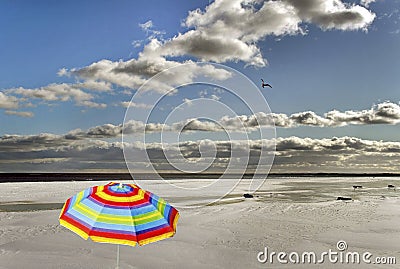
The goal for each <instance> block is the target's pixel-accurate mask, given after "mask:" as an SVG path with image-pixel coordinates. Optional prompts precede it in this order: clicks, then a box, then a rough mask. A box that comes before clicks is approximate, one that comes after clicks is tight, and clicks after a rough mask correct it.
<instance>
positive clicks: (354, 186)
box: [353, 185, 362, 190]
mask: <svg viewBox="0 0 400 269" xmlns="http://www.w3.org/2000/svg"><path fill="white" fill-rule="evenodd" d="M353 189H354V190H356V189H362V186H361V185H353Z"/></svg>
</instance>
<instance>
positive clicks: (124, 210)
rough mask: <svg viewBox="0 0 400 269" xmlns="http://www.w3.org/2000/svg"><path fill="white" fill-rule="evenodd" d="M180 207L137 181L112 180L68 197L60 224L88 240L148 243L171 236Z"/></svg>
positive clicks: (116, 242) (113, 242) (131, 244)
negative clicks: (177, 208)
mask: <svg viewBox="0 0 400 269" xmlns="http://www.w3.org/2000/svg"><path fill="white" fill-rule="evenodd" d="M178 218H179V213H178V211H177V210H176V209H175V208H174V207H172V206H171V205H169V204H168V203H167V202H165V200H164V199H162V198H160V197H158V196H157V195H155V194H153V193H151V192H149V191H145V190H143V189H141V188H139V187H138V186H137V185H135V184H122V183H115V182H111V183H109V184H107V185H103V186H95V187H91V188H89V189H86V190H84V191H81V192H80V193H78V194H77V195H75V196H73V197H71V198H69V199H68V200H67V201H66V202H65V204H64V206H63V208H62V210H61V214H60V224H61V225H62V226H64V227H66V228H68V229H70V230H71V231H73V232H75V233H76V234H78V235H79V236H81V237H82V238H84V239H85V240H86V239H88V238H90V239H92V240H93V241H95V242H100V243H111V244H117V245H118V248H117V250H118V251H117V267H118V263H119V245H120V244H121V245H129V246H135V245H137V244H138V245H145V244H148V243H152V242H155V241H159V240H162V239H165V238H169V237H172V236H173V235H174V234H175V232H176V224H177V221H178Z"/></svg>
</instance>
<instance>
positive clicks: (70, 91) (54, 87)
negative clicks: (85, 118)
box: [0, 80, 111, 108]
mask: <svg viewBox="0 0 400 269" xmlns="http://www.w3.org/2000/svg"><path fill="white" fill-rule="evenodd" d="M82 88H84V89H91V90H95V91H107V92H108V91H110V90H111V84H110V83H108V82H103V81H95V80H88V81H85V82H82V83H76V84H68V83H60V84H56V83H53V84H49V85H47V86H44V87H40V88H33V89H29V88H23V87H18V88H11V89H6V90H4V91H5V92H6V93H7V94H12V95H17V96H22V98H25V99H26V98H32V99H41V100H44V101H48V102H54V101H62V102H66V101H70V100H73V101H75V103H76V104H77V105H78V106H85V107H91V108H105V107H106V106H107V105H106V104H103V103H96V102H94V101H92V100H93V99H94V96H93V95H92V94H90V93H88V92H86V91H83V90H82ZM9 98H13V100H17V99H16V97H13V96H10V97H9ZM0 102H1V95H0ZM10 108H11V107H10Z"/></svg>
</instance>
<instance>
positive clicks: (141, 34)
mask: <svg viewBox="0 0 400 269" xmlns="http://www.w3.org/2000/svg"><path fill="white" fill-rule="evenodd" d="M237 2H240V1H233V2H231V3H237ZM269 2H270V1H248V5H250V6H251V5H253V6H252V7H253V8H254V10H253V13H249V14H250V15H249V16H248V17H246V18H247V19H248V20H249V21H251V19H252V18H251V17H252V16H253V17H257V16H259V13H260V12H261V11H262V10H263V7H266V8H265V9H266V10H267V7H268V8H269V9H268V10H267V11H266V13H265V14H263V17H262V16H259V18H258V21H260V25H258V26H254V25H251V24H250V23H249V22H247V21H243V25H245V26H246V23H249V25H248V28H250V27H254V32H251V30H248V29H246V28H244V29H242V28H241V26H240V23H237V22H235V21H234V20H235V19H237V18H235V16H234V15H232V14H230V13H229V9H230V8H231V7H230V6H229V4H227V3H228V2H226V3H225V2H224V1H216V2H213V1H211V3H210V4H209V2H208V1H156V0H151V1H118V2H110V1H86V2H84V3H82V2H80V1H79V2H78V1H66V2H63V1H57V2H54V1H35V2H31V1H1V2H0V23H1V25H2V27H1V29H2V30H1V31H0V33H1V35H0V36H1V39H2V42H0V59H2V61H1V64H0V72H1V74H2V79H1V80H0V90H1V92H2V94H3V97H2V96H0V121H1V123H2V124H1V126H0V135H3V136H4V135H6V134H7V135H17V136H18V139H23V138H26V137H28V136H30V137H33V136H35V135H39V134H41V133H48V134H52V135H61V136H62V135H64V134H67V133H68V132H71V131H72V130H75V129H81V131H82V132H85V131H86V130H88V129H90V128H93V127H96V126H104V125H106V124H111V125H113V126H118V125H120V124H121V123H122V121H123V118H124V115H125V111H126V105H125V106H124V105H123V104H122V102H127V101H130V99H131V98H132V96H133V94H134V93H135V92H136V90H137V88H138V87H137V86H138V85H139V82H137V81H136V79H143V78H149V77H148V76H147V77H146V76H141V75H140V74H139V75H138V74H130V73H129V72H127V71H126V70H124V71H123V75H124V76H125V77H124V79H126V81H121V83H119V81H118V79H119V77H115V78H114V77H109V76H108V75H110V76H114V75H115V74H116V73H115V72H114V71H113V72H114V73H113V72H109V71H107V70H108V69H107V68H108V67H105V68H104V70H102V73H101V74H100V73H99V72H98V73H96V74H95V75H93V73H90V72H89V66H91V65H93V66H96V68H99V66H100V64H99V63H101V64H103V63H104V61H105V60H108V62H107V64H108V65H109V66H111V65H113V66H114V65H117V63H118V61H120V62H122V63H127V64H129V63H130V61H132V60H136V59H138V60H139V59H140V57H141V56H140V55H141V54H145V55H147V56H146V57H150V56H151V57H156V58H157V57H158V58H157V61H158V62H156V60H154V59H152V58H149V59H150V60H149V61H152V60H154V61H155V63H156V65H155V66H158V65H160V62H159V61H164V60H167V63H166V65H165V66H168V64H179V63H182V62H185V61H187V60H194V61H197V60H206V61H210V62H218V63H221V64H225V65H227V66H229V67H232V68H235V69H236V70H238V71H240V72H242V73H244V74H245V75H246V76H248V77H249V78H250V79H251V80H252V81H253V82H254V83H255V84H257V85H259V82H260V78H264V79H265V80H267V81H268V82H269V83H271V84H272V85H273V88H272V89H265V90H263V92H262V93H263V95H264V97H265V99H266V100H267V101H268V104H269V106H270V108H271V111H272V113H275V114H280V115H281V116H282V114H284V115H286V116H287V117H289V118H290V117H291V115H293V114H296V113H302V112H305V111H311V112H314V113H315V115H317V116H320V117H322V118H324V113H328V112H330V111H339V112H343V113H347V114H349V112H351V113H353V114H354V113H355V114H357V113H358V114H357V115H358V117H359V118H358V119H353V120H349V119H346V120H343V119H341V120H338V119H336V118H335V120H332V119H331V120H332V122H331V123H329V124H328V123H326V122H325V123H324V121H323V120H322V123H316V124H310V123H305V122H300V121H299V120H298V119H297V120H293V121H294V122H296V124H294V125H293V124H292V123H291V125H290V126H289V125H288V126H278V127H277V131H276V132H277V137H279V138H282V139H283V138H289V137H296V138H298V139H305V138H310V139H317V140H318V139H330V138H332V137H346V136H347V137H352V138H355V139H361V140H368V141H381V140H382V141H385V142H400V139H399V136H398V135H397V134H398V133H399V131H400V129H399V125H398V124H397V122H398V120H399V119H400V107H399V106H398V103H399V100H400V91H399V90H398V85H400V77H399V76H398V73H399V71H400V57H399V56H400V55H399V53H400V52H399V50H398V47H399V45H400V12H399V9H400V1H398V0H393V1H387V0H376V1H371V3H370V4H369V5H367V4H366V3H365V2H368V1H363V2H362V3H360V2H359V1H336V0H326V1H322V0H309V2H310V3H311V5H314V7H315V9H314V10H307V7H303V6H296V4H293V1H291V0H282V1H277V2H279V3H280V4H281V6H273V5H272V4H271V5H270V6H268V4H270V3H269ZM335 2H336V4H337V5H336V6H333V7H331V11H329V10H328V11H326V10H325V11H324V10H323V8H321V6H323V5H325V4H327V6H329V5H330V4H331V3H335ZM321 3H322V4H321ZM338 3H339V4H338ZM275 4H276V3H275ZM263 5H264V6H263ZM207 6H209V7H208V8H207V10H206V7H207ZM239 6H240V5H239ZM244 6H245V5H244ZM244 6H243V10H245V7H244ZM225 8H226V10H224V9H225ZM279 8H288V9H287V10H288V11H287V12H288V13H289V11H290V10H292V8H294V9H295V10H296V11H295V14H292V15H290V16H289V15H285V14H286V13H283V14H280V13H279V12H278V11H277V10H279ZM196 9H200V10H199V11H198V14H197V15H198V16H197V17H196V14H195V15H193V14H194V13H195V12H192V13H191V14H192V15H193V16H191V15H189V12H190V11H193V10H196ZM243 10H242V11H243ZM247 11H248V10H247ZM268 12H270V13H268ZM271 12H277V13H276V14H278V15H276V14H275V13H274V14H275V17H273V16H272V15H271V18H269V17H268V16H269V15H270V14H272V13H271ZM324 12H325V13H327V14H325V13H324ZM333 12H336V13H335V14H334V15H335V16H336V19H335V20H333V19H332V20H331V21H330V19H331V18H332V17H333V15H332V14H333ZM346 12H348V13H352V14H353V15H354V18H353V19H349V20H346V18H345V17H344V15H343V14H344V13H346ZM199 14H200V15H199ZM233 14H234V13H233ZM331 15H332V16H331ZM188 16H189V17H188ZM229 16H231V17H229ZM357 16H358V17H357ZM238 17H239V19H240V16H238ZM266 17H268V18H266ZM187 18H189V19H190V18H192V19H193V21H192V22H190V20H188V19H187ZM199 18H201V19H199ZM197 19H198V20H197ZM207 20H208V21H207ZM229 20H232V21H233V22H229ZM285 20H286V21H285ZM185 21H186V25H184V23H185ZM218 21H222V22H224V23H225V24H224V25H225V26H224V27H225V28H223V29H222V28H221V29H220V28H215V29H214V28H212V27H211V26H215V25H216V23H217V22H218ZM202 23H203V24H202ZM208 23H209V24H208ZM235 23H236V24H235ZM263 23H265V25H262V24H263ZM284 23H287V25H285V24H284ZM230 24H231V25H230ZM210 25H211V26H210ZM146 26H147V28H146ZM207 27H208V28H209V29H211V30H213V29H214V30H215V31H217V32H218V31H221V33H223V34H221V33H219V34H218V33H217V34H215V32H212V31H211V30H207ZM235 27H236V28H235ZM246 27H247V26H246ZM270 28H271V29H270ZM263 29H264V30H263ZM265 29H269V30H265ZM214 30H213V31H214ZM191 31H194V33H195V34H196V33H200V34H199V35H202V38H203V39H202V40H201V42H204V44H203V43H202V44H199V46H200V48H197V50H196V46H195V45H196V43H194V45H193V43H191V42H196V40H197V39H194V38H196V37H198V36H195V35H194V37H193V39H192V36H190V35H189V34H188V33H190V32H191ZM223 31H226V32H223ZM236 32H239V34H237V37H235V36H233V37H231V36H230V35H231V34H232V35H236ZM179 33H180V34H181V36H182V40H178V39H179V36H178V37H177V35H178V34H179ZM223 35H226V36H227V37H229V38H227V39H228V41H226V42H232V43H221V44H224V45H223V46H222V45H221V47H222V48H217V49H215V48H214V47H212V44H211V43H210V42H211V41H212V42H214V40H215V39H217V40H218V42H225V40H224V39H221V40H220V39H219V38H220V37H221V36H223ZM230 38H232V40H230ZM193 40H195V41H193ZM155 41H157V42H159V43H158V45H157V46H159V47H157V48H156V51H159V52H157V53H160V54H159V55H158V54H157V55H156V56H154V55H153V54H151V53H148V52H144V51H146V48H149V47H150V45H149V44H150V43H151V42H155ZM207 42H208V43H207ZM239 42H243V44H242V46H241V47H240V49H239V47H235V46H237V45H238V43H239ZM160 44H161V45H160ZM207 46H210V48H214V51H212V49H208V48H207V50H204V47H207ZM225 46H226V47H225ZM229 46H231V47H232V49H238V51H237V56H235V55H229V53H228V56H226V55H225V54H224V53H227V52H226V51H225V50H224V48H226V50H228V49H229V48H230V47H229ZM219 51H220V52H219ZM257 52H259V53H257ZM218 53H220V54H218ZM240 53H242V54H240ZM260 55H261V56H260ZM160 59H161V60H160ZM260 59H262V60H260ZM168 61H169V62H168ZM257 61H258V62H257ZM260 61H261V62H260ZM255 63H256V64H255ZM163 64H164V63H163ZM103 67H104V65H101V68H103ZM143 68H145V67H143ZM60 70H64V72H60ZM107 72H108V73H107ZM138 72H139V71H138ZM92 75H93V76H92ZM90 76H91V77H90ZM116 80H117V81H116ZM93 81H94V82H96V83H100V84H101V85H100V86H99V85H97V86H96V87H100V88H96V87H94V88H90V87H89V86H87V87H88V88H85V87H83V86H82V83H88V82H93ZM79 83H80V84H79ZM124 83H125V84H124ZM129 83H130V84H129ZM132 83H133V84H132ZM78 84H79V85H78ZM48 85H52V86H51V87H50V88H48V89H46V90H45V92H46V94H47V97H44V96H42V95H40V92H41V90H40V89H41V87H48ZM60 85H64V86H65V85H67V86H65V87H67V88H66V89H63V90H62V91H61V90H60V91H57V89H55V88H56V87H60ZM71 85H73V86H72V88H71ZM127 85H132V86H127ZM64 86H63V87H64ZM19 87H21V88H19ZM18 89H19V90H18ZM58 89H60V88H58ZM52 91H54V96H53V97H51V98H50V97H49V93H50V94H52ZM200 91H201V90H200V89H197V90H194V91H189V90H187V91H186V92H181V91H179V94H176V95H174V96H171V97H170V98H171V100H174V101H173V102H175V104H178V103H181V102H182V100H183V99H185V98H186V99H192V98H197V97H199V96H200V95H201V94H199V92H200ZM42 92H43V91H42ZM211 94H212V93H211V91H209V92H208V95H206V97H207V98H210V96H211ZM221 96H222V95H221ZM221 96H219V98H221ZM1 97H2V98H3V99H1ZM203 97H204V96H203ZM1 102H3V104H2V103H1ZM385 102H386V103H385ZM12 104H14V105H12ZM379 104H389V105H386V106H383V108H380V107H379ZM373 106H374V108H373ZM379 109H391V110H394V111H395V112H393V113H392V114H391V115H390V116H385V118H384V119H382V113H383V112H380V110H379ZM139 110H140V108H138V111H139ZM346 111H347V112H346ZM362 111H364V112H362ZM385 111H386V110H385ZM21 112H23V113H21ZM24 113H25V114H24ZM138 113H140V112H138ZM351 113H350V114H351ZM396 113H399V114H396ZM315 115H314V116H315ZM335 115H336V114H335ZM360 115H361V116H360ZM366 115H367V117H369V116H371V115H372V116H371V117H378V119H375V118H374V119H373V120H372V121H371V123H370V122H368V121H365V118H363V117H366ZM368 115H369V116H368ZM353 116H354V115H353ZM398 116H399V118H397V117H398ZM314 120H315V119H314ZM156 121H157V119H154V122H156ZM333 122H334V123H333ZM377 123H379V124H377ZM382 123H383V124H382ZM340 126H341V127H340ZM190 137H191V138H192V139H193V138H195V137H196V136H195V135H192V136H190ZM203 137H209V136H208V135H204V134H203ZM198 138H199V139H200V136H198ZM2 139H3V141H2V142H3V143H4V144H5V143H6V141H5V139H4V137H3V138H2ZM18 139H17V140H18ZM85 139H86V138H85ZM87 139H93V138H87ZM96 139H100V140H102V139H103V140H104V139H111V141H114V142H115V141H120V138H119V136H118V135H116V136H114V137H96ZM317 140H315V141H317ZM93 141H94V140H93ZM93 141H92V142H93ZM108 141H110V140H108ZM7 148H8V147H6V146H5V152H6V151H7ZM29 150H33V148H30V149H29ZM36 151H37V150H36ZM27 154H28V153H27ZM349 154H350V153H349ZM41 157H44V158H48V157H46V156H41ZM10 167H11V166H10ZM10 169H11V168H10ZM13 169H14V168H13ZM39 169H44V170H46V169H47V168H46V167H44V168H43V167H41V168H39ZM52 169H53V168H52ZM332 169H333V168H332ZM5 170H7V168H6V169H5Z"/></svg>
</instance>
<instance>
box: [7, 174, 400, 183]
mask: <svg viewBox="0 0 400 269" xmlns="http://www.w3.org/2000/svg"><path fill="white" fill-rule="evenodd" d="M221 175H222V174H218V173H200V174H187V173H160V176H161V177H162V178H163V179H185V180H189V179H213V178H220V177H221ZM264 176H266V175H264ZM267 176H268V178H282V177H289V178H291V177H400V174H392V173H365V174H361V173H270V174H268V175H267ZM252 177H253V174H251V173H248V174H244V175H241V174H229V175H228V176H227V178H232V179H236V178H252ZM135 179H137V180H154V179H159V178H155V177H154V175H153V174H135ZM107 180H110V181H113V180H115V181H117V180H132V176H131V175H130V174H129V173H0V183H5V182H54V181H107Z"/></svg>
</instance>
